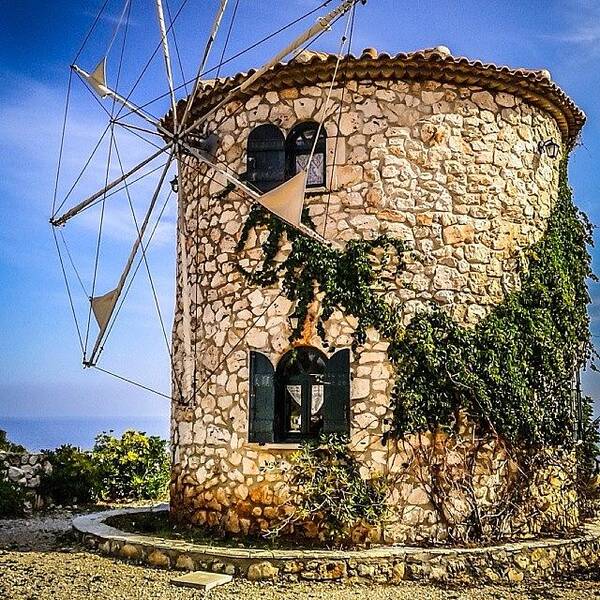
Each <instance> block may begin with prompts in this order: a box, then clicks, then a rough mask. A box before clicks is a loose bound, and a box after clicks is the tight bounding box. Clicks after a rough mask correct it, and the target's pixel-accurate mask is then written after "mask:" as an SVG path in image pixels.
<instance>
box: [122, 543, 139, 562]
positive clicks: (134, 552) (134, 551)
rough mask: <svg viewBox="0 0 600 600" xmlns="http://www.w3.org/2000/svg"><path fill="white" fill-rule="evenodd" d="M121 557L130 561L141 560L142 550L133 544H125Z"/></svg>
mask: <svg viewBox="0 0 600 600" xmlns="http://www.w3.org/2000/svg"><path fill="white" fill-rule="evenodd" d="M121 556H122V557H123V558H126V559H128V560H139V559H140V558H141V553H140V549H139V548H138V547H137V546H134V545H133V544H123V546H122V547H121Z"/></svg>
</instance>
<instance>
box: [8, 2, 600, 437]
mask: <svg viewBox="0 0 600 600" xmlns="http://www.w3.org/2000/svg"><path fill="white" fill-rule="evenodd" d="M98 4H100V3H99V2H88V1H86V0H81V1H77V2H75V1H73V0H71V1H66V0H55V1H53V2H39V0H19V2H11V1H10V0H0V6H4V10H3V11H2V14H3V17H2V20H0V80H1V81H2V86H1V87H0V157H2V160H0V191H1V193H0V209H1V214H2V218H1V219H0V331H1V335H0V375H1V376H0V426H1V419H2V417H7V416H67V415H68V416H99V415H103V416H106V415H109V416H110V415H115V416H130V415H131V416H136V415H138V416H148V415H157V416H163V417H165V418H166V415H167V414H168V410H169V409H168V402H167V401H166V400H165V399H163V398H160V397H159V396H155V395H152V394H149V393H147V392H145V391H143V390H141V389H138V388H135V387H131V386H129V385H127V384H125V383H122V382H120V381H117V380H115V379H113V378H110V377H108V376H106V375H104V374H102V373H98V372H95V371H92V370H83V369H82V367H81V357H80V352H79V347H78V342H77V336H76V333H75V330H74V327H73V324H72V318H71V314H70V311H69V307H68V303H67V299H66V296H65V292H64V286H63V283H62V279H61V274H60V270H59V265H58V262H57V259H56V253H55V250H54V246H53V244H54V242H53V239H52V236H51V232H50V229H49V225H48V218H49V216H50V212H51V204H52V190H53V184H54V176H55V168H56V160H57V155H58V148H59V143H60V133H61V124H62V113H63V106H64V96H65V91H66V84H67V79H68V66H69V64H70V63H71V62H72V60H73V58H74V56H75V54H76V52H77V50H78V48H79V46H80V44H81V42H82V40H83V37H84V35H85V32H86V30H87V29H88V28H89V26H90V24H91V22H92V20H93V18H94V16H95V14H96V12H97V9H98ZM217 4H218V2H217V0H205V1H203V2H198V1H197V0H190V1H189V2H188V3H187V4H186V6H185V8H184V9H183V11H182V13H181V16H180V18H179V20H178V25H177V27H176V31H177V41H178V46H179V50H180V53H181V59H182V66H183V71H184V73H185V75H186V76H187V77H188V78H189V77H191V75H192V73H193V70H194V68H195V65H196V62H197V60H198V56H199V55H200V53H201V51H202V48H203V45H204V40H205V37H206V34H207V32H208V29H209V27H210V21H211V19H212V13H213V11H214V8H215V7H216V5H217ZM234 4H235V0H231V5H232V7H233V5H234ZM318 4H319V2H317V0H290V1H288V2H281V1H280V0H240V2H239V8H238V13H237V18H236V21H235V23H234V25H233V29H232V36H231V40H230V43H229V47H228V50H227V53H226V56H229V55H231V54H233V53H235V52H236V51H239V50H241V49H243V48H245V47H247V46H248V45H249V44H250V43H252V42H253V41H255V40H257V39H259V38H261V37H263V36H264V35H266V34H268V33H270V32H272V31H273V30H275V29H277V28H278V27H280V26H282V25H284V24H286V23H287V22H288V21H290V20H292V19H293V18H294V17H296V16H299V15H300V14H302V13H304V12H306V11H308V10H310V9H312V8H314V7H316V6H317V5H318ZM179 6H180V0H171V7H170V8H171V11H172V13H173V14H174V13H175V12H176V11H177V9H178V8H179ZM122 7H123V0H118V1H117V0H109V2H108V8H107V12H106V13H105V14H104V16H103V18H102V19H101V21H100V22H99V25H98V28H97V30H96V31H95V32H94V34H93V35H92V37H91V38H90V40H89V43H88V44H87V45H86V47H85V48H84V50H83V52H82V53H81V55H80V57H79V58H78V63H79V64H80V65H81V66H82V67H83V68H86V69H88V70H89V69H92V68H93V67H94V66H95V64H96V62H97V61H98V60H99V58H100V57H101V56H102V54H103V52H104V51H105V50H106V48H107V45H108V44H109V42H110V38H111V32H112V30H113V27H114V25H115V22H116V21H118V16H119V14H120V12H121V10H122ZM207 7H209V8H207ZM230 17H231V12H229V13H228V16H226V18H225V20H224V24H223V28H222V34H221V36H220V38H219V41H218V43H217V45H216V47H215V51H214V53H213V55H212V56H213V58H212V64H213V65H214V64H215V63H216V62H217V61H218V58H219V56H220V54H221V49H222V43H223V40H224V37H225V33H226V31H227V28H228V27H229V19H230ZM308 22H309V21H307V22H306V23H308ZM298 31H300V29H299V28H295V29H292V30H290V31H288V32H286V33H284V34H283V35H282V36H281V37H279V38H277V39H276V40H274V41H273V42H271V43H269V44H266V45H264V46H261V47H259V48H257V49H256V50H254V51H252V52H250V53H248V54H247V55H245V56H244V57H243V58H240V59H239V60H236V61H234V62H233V63H231V64H230V65H227V67H225V68H224V70H223V73H224V74H230V73H232V72H234V71H237V70H243V69H247V68H249V67H251V66H256V65H259V64H262V63H263V62H264V61H265V60H266V59H267V58H268V57H269V56H271V55H272V54H273V52H274V51H275V50H277V49H278V48H279V47H280V46H281V45H283V43H284V42H285V41H286V40H289V39H291V36H292V35H293V33H294V32H298ZM339 36H340V28H339V27H336V28H335V30H334V31H333V32H331V33H330V34H329V35H328V36H326V37H323V38H321V40H319V43H318V45H316V46H315V48H316V49H324V50H332V51H333V50H335V49H336V48H337V45H338V43H339ZM120 41H121V38H120V37H119V36H117V38H116V39H115V42H114V43H113V45H112V47H111V51H110V54H109V62H108V65H109V80H111V81H113V82H114V80H115V77H116V72H117V69H118V66H117V64H118V62H119V61H118V59H119V52H120ZM158 41H159V38H158V31H157V28H156V24H155V13H154V6H153V2H152V1H151V0H132V9H131V18H130V28H129V32H128V43H127V45H126V47H125V51H124V60H123V69H122V74H121V86H120V89H121V90H123V91H127V90H128V89H129V88H130V87H131V85H132V83H133V81H134V78H135V77H136V76H137V74H138V73H139V72H140V70H141V67H142V66H143V64H144V63H145V61H146V59H147V58H148V57H149V55H150V54H151V52H152V51H153V49H154V47H155V46H156V44H157V43H158ZM442 44H443V45H446V46H448V47H449V48H450V49H451V50H452V52H453V53H454V54H458V55H465V56H468V57H471V58H479V59H481V60H484V61H492V62H496V63H501V64H507V65H510V66H515V67H528V68H542V67H543V68H548V69H549V70H550V71H551V73H552V76H553V78H554V80H555V81H556V82H557V83H559V85H561V86H562V87H563V88H564V89H565V90H566V91H567V93H569V94H570V95H571V97H573V98H574V99H575V101H576V102H577V103H578V104H579V105H580V106H581V107H582V108H583V109H584V110H585V112H586V113H587V115H588V123H587V125H586V126H585V129H584V132H583V138H582V146H581V147H579V148H577V149H576V151H575V152H574V154H573V157H572V161H571V165H570V175H571V183H572V185H573V187H574V189H575V194H576V196H575V197H576V201H577V203H578V204H579V206H580V207H582V208H583V209H584V210H585V211H586V212H587V213H588V215H589V216H590V217H591V219H592V220H593V221H594V222H596V223H600V207H599V205H598V201H597V200H598V198H599V197H600V193H599V192H600V169H599V168H598V164H599V163H600V103H599V101H598V100H599V92H600V68H599V67H600V3H598V2H597V0H544V1H541V0H529V1H528V0H504V1H502V2H497V1H495V0H487V1H486V2H481V0H461V1H460V2H459V1H458V0H453V1H452V0H416V1H413V2H404V1H401V0H369V2H368V3H367V6H364V7H363V6H359V7H358V9H357V24H356V30H355V35H354V42H353V50H354V51H355V52H359V51H360V50H361V49H362V48H364V47H369V46H375V47H377V48H378V49H380V50H385V51H388V52H398V51H411V50H416V49H420V48H425V47H431V46H436V45H442ZM176 72H177V70H176ZM177 76H178V77H179V78H180V74H179V73H178V72H177ZM164 91H166V84H165V79H164V73H163V68H162V63H161V62H160V56H157V59H156V60H154V61H153V62H152V64H151V65H150V68H149V69H148V71H147V73H146V75H145V77H144V78H143V79H142V81H141V82H140V85H139V86H138V87H137V88H136V90H135V92H134V94H133V95H132V99H134V100H135V101H137V102H138V103H142V102H144V101H146V100H149V99H150V98H152V97H154V96H156V95H158V94H160V93H162V92H164ZM108 107H109V108H110V106H109V105H108ZM166 108H167V104H166V103H165V101H161V102H158V103H156V104H154V105H152V106H150V107H149V109H150V110H151V111H152V112H153V113H154V114H155V115H160V114H162V112H164V110H166ZM105 125H106V114H105V113H103V111H102V109H101V108H100V107H99V106H98V104H97V103H96V101H95V100H94V99H93V98H92V97H91V96H90V95H89V94H88V93H87V91H86V90H85V89H84V87H83V85H82V84H81V82H79V81H77V80H74V81H73V95H72V102H71V111H70V114H69V128H68V130H67V136H66V139H67V143H66V145H65V154H64V157H65V159H64V163H63V175H64V178H63V181H61V186H60V191H61V194H63V195H64V192H65V191H66V189H68V186H69V185H70V183H71V181H72V179H73V177H74V175H75V174H76V173H77V170H78V168H80V167H81V165H82V161H84V160H85V157H86V156H87V154H88V153H89V151H90V150H91V148H92V147H93V145H94V144H95V142H96V141H97V140H98V138H99V136H100V134H101V132H102V130H103V128H104V126H105ZM149 149H151V147H150V146H149V145H146V144H145V143H144V142H142V141H140V140H139V139H137V138H135V137H133V136H132V135H127V134H123V135H121V137H120V138H119V150H120V153H121V155H122V157H123V162H124V164H125V166H126V165H132V164H134V163H135V162H136V161H137V160H138V159H140V158H142V157H144V156H145V155H147V154H148V153H149ZM106 152H107V147H106V146H101V148H100V150H99V154H98V156H97V160H96V159H95V160H94V161H93V162H92V164H91V165H90V168H89V170H88V172H87V173H86V175H85V176H84V177H83V178H82V180H81V181H80V183H79V185H78V186H77V188H76V189H75V190H74V192H73V195H72V198H71V199H70V201H69V202H68V203H67V204H69V203H70V202H71V201H73V202H75V201H77V200H78V199H79V198H82V197H84V196H85V193H86V192H88V193H89V192H91V191H93V189H94V185H97V184H98V182H99V181H100V182H101V181H102V179H103V177H104V171H103V169H104V168H105V164H106ZM115 168H116V167H115V166H113V171H112V173H111V174H112V175H115V174H116V173H117V171H115V170H114V169H115ZM151 190H152V177H148V178H147V179H145V180H144V181H143V182H140V183H139V184H137V185H136V186H134V188H132V197H133V203H134V206H135V209H136V211H137V212H138V215H139V212H140V211H141V209H142V207H143V205H144V203H145V202H147V199H148V194H149V193H150V192H151ZM111 200H112V202H111V205H110V211H107V212H106V224H105V232H104V235H103V242H104V243H103V245H102V250H101V252H102V254H101V263H100V269H99V276H98V288H97V292H104V291H108V290H109V289H111V287H112V285H113V284H114V281H115V280H116V278H117V277H118V274H119V269H120V268H121V265H122V264H123V262H124V259H125V256H126V254H127V251H128V247H129V245H130V244H131V241H132V239H133V235H134V231H135V230H134V226H133V224H132V219H131V214H130V212H129V207H128V205H127V202H126V199H125V198H124V197H121V198H120V199H119V198H118V197H114V198H112V199H111ZM161 200H162V199H161ZM171 200H172V199H171ZM98 210H99V209H98ZM98 216H99V214H98V211H97V210H96V211H95V210H91V211H89V212H88V213H86V214H85V216H83V217H82V218H81V219H76V220H74V221H72V222H71V223H69V225H68V226H67V227H66V228H65V230H64V233H65V236H66V239H67V240H68V243H69V245H70V248H71V249H72V251H73V256H74V259H75V261H76V263H77V266H78V268H79V269H80V270H81V272H82V276H83V277H82V278H83V280H84V287H86V288H87V291H89V282H90V280H91V275H92V267H93V256H94V247H95V246H94V245H95V236H96V226H97V222H98ZM174 217H175V210H174V205H173V202H172V201H171V202H170V203H169V204H168V206H167V209H166V212H165V218H164V220H163V221H162V222H161V225H160V226H159V228H158V229H157V233H156V237H155V239H154V241H153V244H152V248H151V251H150V252H149V261H150V264H151V267H152V272H153V274H154V276H155V285H156V289H157V292H158V298H159V301H160V305H161V308H162V311H163V314H164V315H165V317H166V322H167V323H166V324H167V333H168V334H169V333H170V331H169V330H170V319H171V313H172V305H173V294H174V291H173V281H174V276H173V274H174V243H175V242H174V228H173V224H174ZM75 221H76V222H75ZM598 252H600V251H594V258H595V264H596V267H598V265H599V264H600V262H599V261H598V259H599V258H600V254H598ZM74 291H75V292H76V293H78V303H77V310H78V311H80V312H81V311H83V313H85V305H84V304H85V303H84V300H83V292H82V290H80V289H78V284H76V283H75V287H74ZM592 294H593V295H594V296H595V297H600V288H598V287H597V286H594V287H592ZM128 300H129V301H128V303H127V304H126V306H125V308H124V309H123V311H122V313H121V314H120V315H119V320H118V325H117V326H116V327H115V329H114V332H113V333H112V334H111V337H110V338H109V342H108V343H107V345H106V348H105V351H104V354H103V356H102V362H101V365H102V366H104V367H105V368H107V369H111V370H114V371H116V372H118V373H121V374H124V375H126V376H129V377H132V378H133V379H137V380H139V381H142V382H144V383H146V384H148V385H150V386H152V387H156V388H158V389H161V390H163V391H165V392H168V387H169V360H168V355H167V353H166V350H165V344H164V340H163V339H162V333H161V330H160V327H159V325H158V321H157V319H156V313H155V312H154V310H155V309H154V304H153V300H152V295H151V293H150V289H149V285H148V280H147V277H146V276H145V272H144V268H143V267H142V269H141V270H140V272H139V273H138V276H137V277H136V280H135V283H134V285H133V287H132V291H131V294H130V297H129V298H128ZM591 314H592V317H593V330H594V335H595V336H598V335H600V322H599V320H598V319H599V317H600V313H598V309H597V305H594V306H592V307H591ZM585 383H586V387H587V389H588V390H589V391H590V392H591V393H592V394H594V395H595V396H597V397H600V381H598V380H597V379H594V378H592V377H589V376H586V377H585Z"/></svg>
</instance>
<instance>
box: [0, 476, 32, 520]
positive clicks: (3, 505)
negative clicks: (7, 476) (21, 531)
mask: <svg viewBox="0 0 600 600" xmlns="http://www.w3.org/2000/svg"><path fill="white" fill-rule="evenodd" d="M25 499H26V498H25V490H24V489H23V488H22V487H21V486H20V485H18V484H16V483H12V482H10V481H2V480H0V518H11V517H22V516H23V514H24V513H25Z"/></svg>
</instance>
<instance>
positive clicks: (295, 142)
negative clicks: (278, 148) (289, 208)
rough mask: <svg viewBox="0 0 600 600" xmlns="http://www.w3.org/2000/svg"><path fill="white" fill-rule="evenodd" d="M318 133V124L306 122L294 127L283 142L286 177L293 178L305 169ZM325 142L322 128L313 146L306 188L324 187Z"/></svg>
mask: <svg viewBox="0 0 600 600" xmlns="http://www.w3.org/2000/svg"><path fill="white" fill-rule="evenodd" d="M317 131H319V124H318V123H315V122H314V121H307V122H305V123H299V124H298V125H296V126H295V127H294V128H293V129H292V130H291V131H290V133H289V135H288V136H287V139H286V141H285V154H286V162H287V173H286V174H287V177H288V178H289V177H293V176H294V175H295V174H296V173H298V172H299V171H300V170H301V169H306V168H307V165H308V159H309V157H310V154H311V152H312V149H313V146H314V145H315V137H316V135H317ZM326 151H327V142H326V136H325V131H324V128H323V127H321V129H320V131H319V138H318V140H317V143H316V145H315V153H314V155H313V157H312V160H311V162H310V167H309V169H308V180H307V187H322V186H324V185H325V173H326V171H325V166H326V161H325V155H326Z"/></svg>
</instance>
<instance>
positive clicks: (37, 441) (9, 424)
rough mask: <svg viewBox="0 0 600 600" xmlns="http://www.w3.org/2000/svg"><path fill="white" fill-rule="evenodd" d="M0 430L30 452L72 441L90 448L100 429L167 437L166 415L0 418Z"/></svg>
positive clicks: (48, 448) (79, 445) (86, 448)
mask: <svg viewBox="0 0 600 600" xmlns="http://www.w3.org/2000/svg"><path fill="white" fill-rule="evenodd" d="M0 429H3V430H5V431H6V432H7V433H8V439H9V440H10V441H11V442H15V443H17V444H21V445H22V446H25V448H27V449H28V450H30V451H39V450H52V449H54V448H56V447H58V446H60V445H62V444H73V445H74V446H78V447H79V448H81V449H82V450H90V449H91V448H92V446H93V445H94V439H95V437H96V436H97V435H98V434H99V433H101V432H102V431H110V430H112V431H113V432H114V435H121V434H122V433H123V431H125V430H126V429H137V430H138V431H145V432H146V433H147V434H148V435H158V436H160V437H161V438H164V439H168V438H169V418H168V417H167V416H165V417H121V416H119V417H110V416H107V417H79V418H71V417H65V418H44V417H41V418H37V419H32V418H20V417H0Z"/></svg>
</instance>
